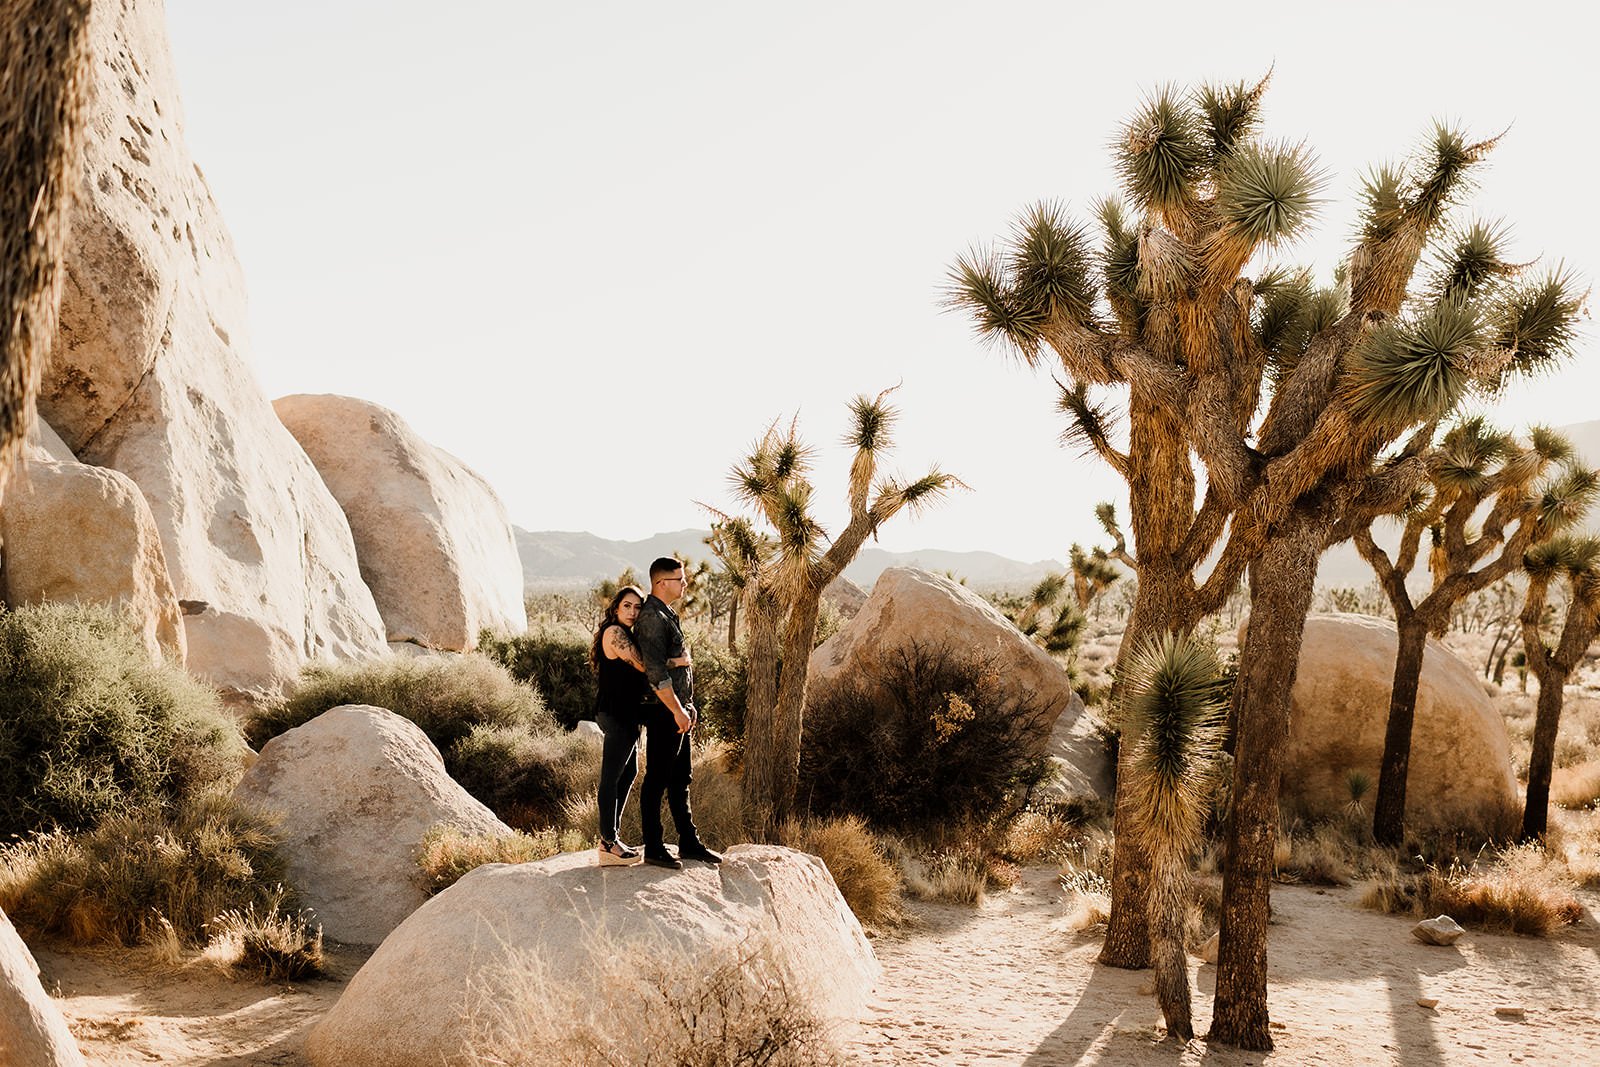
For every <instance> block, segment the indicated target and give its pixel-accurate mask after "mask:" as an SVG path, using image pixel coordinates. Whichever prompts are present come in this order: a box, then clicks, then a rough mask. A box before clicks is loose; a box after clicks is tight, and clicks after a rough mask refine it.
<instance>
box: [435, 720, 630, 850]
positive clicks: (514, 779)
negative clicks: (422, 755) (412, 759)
mask: <svg viewBox="0 0 1600 1067" xmlns="http://www.w3.org/2000/svg"><path fill="white" fill-rule="evenodd" d="M445 767H446V769H448V770H449V772H450V776H451V777H452V778H454V779H455V780H456V781H457V782H458V783H460V785H461V787H462V788H463V789H465V790H466V791H467V792H469V793H471V794H472V795H473V796H475V797H477V798H478V799H479V800H481V801H483V803H484V804H485V805H487V806H488V807H489V809H490V810H491V811H493V812H494V813H495V814H496V815H498V816H499V817H500V819H501V820H502V821H503V822H505V823H506V824H507V825H510V826H513V827H516V828H517V829H520V830H526V829H531V828H533V827H536V826H545V825H549V824H550V823H553V822H557V821H559V820H560V818H561V814H562V811H563V809H564V808H565V806H566V805H568V804H569V803H571V802H572V801H573V800H575V799H576V798H578V797H580V796H582V795H583V794H584V793H585V792H590V791H593V789H594V786H595V783H596V782H597V781H598V780H599V774H600V746H599V745H597V744H594V743H592V742H591V741H589V740H588V739H587V738H583V737H579V736H577V735H576V734H572V733H567V732H563V731H556V730H546V731H543V732H534V731H532V730H529V729H527V728H525V727H522V726H501V725H489V724H480V725H477V726H474V727H473V728H472V731H471V732H470V733H468V734H467V735H466V736H465V737H463V738H462V739H461V740H460V741H457V742H456V743H455V745H454V746H452V747H451V749H450V750H449V751H448V752H446V753H445Z"/></svg>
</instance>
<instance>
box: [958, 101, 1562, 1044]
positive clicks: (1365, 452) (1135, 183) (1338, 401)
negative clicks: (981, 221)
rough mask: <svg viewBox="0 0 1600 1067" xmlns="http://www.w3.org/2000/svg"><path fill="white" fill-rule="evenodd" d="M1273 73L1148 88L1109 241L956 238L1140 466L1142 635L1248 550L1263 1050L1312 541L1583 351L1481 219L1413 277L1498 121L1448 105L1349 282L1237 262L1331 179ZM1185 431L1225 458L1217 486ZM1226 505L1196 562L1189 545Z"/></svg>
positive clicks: (970, 278)
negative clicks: (1302, 136) (1479, 132)
mask: <svg viewBox="0 0 1600 1067" xmlns="http://www.w3.org/2000/svg"><path fill="white" fill-rule="evenodd" d="M1264 88H1265V81H1264V80H1263V82H1262V83H1259V84H1257V85H1254V86H1249V85H1244V84H1239V85H1232V86H1225V87H1220V88H1205V89H1201V90H1199V91H1198V92H1195V93H1192V94H1182V93H1179V92H1178V91H1177V90H1173V89H1166V90H1162V91H1159V92H1157V93H1155V94H1154V95H1152V96H1151V97H1150V98H1148V99H1147V100H1146V101H1145V102H1144V103H1143V105H1142V106H1141V107H1140V108H1139V109H1138V111H1137V112H1136V113H1135V115H1134V117H1133V118H1132V119H1131V120H1130V121H1129V122H1128V123H1127V124H1126V125H1125V126H1124V128H1123V130H1122V132H1121V136H1120V138H1119V141H1118V144H1117V146H1116V150H1115V151H1116V156H1117V164H1118V168H1119V171H1120V173H1121V177H1122V184H1123V188H1124V193H1125V194H1126V197H1127V200H1128V201H1129V202H1130V203H1131V205H1132V207H1133V208H1134V210H1136V211H1137V212H1138V216H1137V217H1136V218H1135V217H1130V216H1129V215H1128V214H1127V213H1126V212H1125V211H1124V209H1123V207H1122V206H1121V204H1120V203H1118V202H1115V201H1106V202H1103V203H1101V204H1100V205H1099V206H1098V207H1097V209H1096V214H1097V215H1098V217H1099V222H1100V226H1101V229H1102V231H1103V233H1104V244H1103V246H1102V248H1101V250H1100V251H1099V253H1098V254H1096V252H1095V250H1094V249H1093V248H1092V247H1091V242H1090V239H1089V236H1088V231H1087V229H1086V228H1085V227H1084V226H1082V225H1081V224H1079V223H1076V222H1074V221H1073V220H1071V219H1070V218H1069V217H1068V216H1067V215H1066V212H1065V211H1064V210H1063V209H1062V208H1060V207H1059V206H1057V205H1054V204H1044V205H1040V206H1039V207H1036V208H1033V209H1031V210H1030V211H1028V212H1026V213H1025V214H1024V216H1023V217H1022V219H1021V220H1020V221H1019V223H1018V225H1017V228H1016V231H1015V233H1014V234H1013V235H1012V238H1011V240H1010V241H1009V242H1008V244H1007V246H1006V247H1005V248H1004V249H1003V250H1002V251H997V252H990V251H983V250H980V251H977V252H974V253H972V254H970V255H968V256H965V257H963V258H961V259H960V260H958V261H957V263H956V266H955V268H954V271H953V278H952V280H953V286H952V288H953V292H952V301H953V302H954V303H955V304H957V305H958V306H960V307H962V308H964V309H966V310H968V311H969V312H970V313H971V315H972V316H973V318H974V320H975V322H976V324H977V327H978V329H979V331H980V333H982V334H983V335H985V336H987V337H991V338H995V339H998V340H1002V341H1004V342H1005V343H1007V344H1008V345H1009V346H1011V347H1012V348H1013V349H1014V350H1015V351H1016V352H1017V353H1019V354H1020V355H1021V356H1022V358H1023V359H1024V360H1025V361H1027V362H1028V363H1029V364H1031V365H1036V364H1039V363H1042V362H1043V361H1044V360H1045V359H1046V356H1047V353H1048V354H1049V356H1050V358H1052V359H1053V360H1054V361H1056V362H1058V363H1059V365H1060V367H1061V369H1062V371H1063V372H1064V373H1065V375H1066V377H1067V378H1068V379H1069V386H1068V389H1069V391H1074V395H1073V396H1071V397H1066V398H1063V399H1064V403H1065V405H1066V406H1067V407H1068V409H1069V410H1070V411H1071V412H1072V414H1073V416H1074V417H1075V418H1076V419H1078V420H1079V421H1080V423H1082V424H1083V430H1082V433H1081V436H1082V438H1083V439H1084V440H1085V441H1086V442H1087V443H1088V444H1089V446H1090V447H1091V448H1092V449H1093V450H1094V451H1095V452H1096V454H1098V455H1100V456H1102V457H1103V458H1104V459H1105V460H1106V462H1107V463H1108V464H1109V465H1110V466H1111V467H1112V468H1113V469H1115V470H1117V471H1119V473H1123V474H1124V476H1125V477H1126V478H1127V480H1128V485H1129V501H1130V513H1131V519H1132V533H1133V544H1134V555H1135V557H1136V558H1137V567H1138V579H1139V597H1138V598H1137V599H1136V601H1135V605H1134V612H1133V617H1132V619H1130V624H1129V628H1128V631H1127V633H1126V634H1125V637H1124V641H1125V643H1127V642H1130V641H1131V642H1132V643H1133V645H1135V646H1136V645H1137V643H1138V641H1139V640H1140V639H1141V638H1142V637H1143V636H1145V635H1146V634H1149V633H1158V632H1164V631H1174V632H1185V631H1187V630H1189V629H1191V628H1192V626H1193V625H1194V622H1195V620H1196V619H1197V618H1198V617H1199V616H1200V615H1201V614H1204V613H1205V612H1206V611H1208V610H1210V608H1211V607H1212V606H1214V605H1215V604H1220V603H1221V602H1222V601H1223V599H1224V598H1225V597H1226V596H1227V594H1228V593H1229V592H1230V591H1231V590H1232V589H1233V588H1234V586H1235V583H1236V582H1237V580H1238V577H1239V575H1240V574H1241V573H1243V572H1244V571H1245V569H1246V568H1248V570H1249V574H1250V585H1251V605H1252V611H1251V617H1250V622H1249V627H1248V630H1247V633H1246V637H1245V645H1244V649H1243V654H1242V656H1241V662H1240V678H1239V684H1238V686H1237V687H1236V689H1235V693H1234V699H1235V707H1234V709H1233V715H1234V721H1235V722H1236V724H1237V742H1236V746H1235V751H1236V755H1237V762H1236V767H1235V775H1234V796H1233V818H1232V819H1230V820H1229V823H1228V827H1227V832H1226V842H1225V857H1226V858H1225V875H1224V885H1225V892H1224V908H1223V921H1222V937H1221V948H1220V955H1219V960H1218V975H1217V994H1216V1005H1215V1011H1214V1012H1213V1022H1212V1031H1211V1037H1212V1038H1213V1039H1215V1040H1218V1041H1221V1042H1224V1043H1228V1044H1235V1045H1241V1046H1243V1047H1246V1048H1250V1049H1258V1050H1266V1049H1270V1048H1271V1047H1272V1039H1271V1031H1270V1028H1269V1024H1268V1014H1267V1001H1266V951H1265V944H1266V921H1267V893H1268V888H1269V885H1270V879H1271V875H1272V843H1273V836H1274V833H1275V830H1276V822H1277V783H1278V772H1279V765H1280V763H1281V758H1282V750H1283V746H1284V743H1285V738H1286V732H1285V726H1284V724H1285V723H1286V722H1287V718H1288V700H1289V691H1290V688H1291V686H1292V684H1293V681H1294V672H1295V667H1296V665H1297V663H1298V659H1299V650H1300V640H1301V636H1302V634H1303V632H1304V625H1305V616H1306V613H1307V611H1308V610H1309V607H1310V603H1311V597H1312V590H1313V586H1314V583H1315V579H1316V568H1317V560H1318V558H1319V557H1320V555H1321V554H1322V552H1323V551H1324V549H1326V547H1327V546H1328V545H1329V544H1330V543H1333V542H1336V541H1339V540H1343V539H1346V538H1348V537H1350V536H1352V535H1353V533H1354V530H1355V529H1357V528H1359V527H1360V526H1361V525H1363V524H1364V523H1365V522H1366V521H1367V520H1368V519H1369V518H1370V517H1371V516H1373V515H1379V514H1386V513H1390V512H1393V511H1398V510H1400V509H1401V508H1403V507H1404V506H1405V504H1406V502H1407V501H1408V500H1410V499H1411V498H1412V497H1413V495H1414V493H1415V492H1416V490H1417V488H1418V487H1419V486H1420V485H1421V484H1422V481H1423V479H1424V476H1425V473H1426V468H1425V464H1424V463H1423V461H1422V459H1421V454H1422V452H1423V451H1424V450H1425V449H1426V447H1427V445H1428V443H1429V442H1430V441H1431V440H1432V438H1433V434H1434V430H1435V428H1436V427H1437V426H1438V425H1439V424H1440V422H1441V421H1442V420H1444V419H1445V418H1446V417H1448V416H1449V415H1450V414H1451V412H1452V411H1453V409H1454V408H1455V406H1456V405H1457V403H1458V402H1459V401H1460V400H1461V399H1462V397H1463V396H1464V395H1466V394H1467V393H1468V392H1469V391H1472V390H1480V391H1489V392H1492V391H1494V390H1495V389H1497V388H1498V387H1499V386H1500V385H1501V384H1502V383H1503V382H1504V381H1506V380H1507V378H1508V377H1509V376H1511V375H1513V374H1516V373H1521V372H1525V371H1529V370H1536V369H1540V368H1543V367H1548V366H1550V365H1551V364H1553V363H1554V362H1556V361H1557V360H1559V359H1561V358H1562V357H1564V356H1565V355H1566V354H1567V352H1568V350H1569V348H1570V345H1571V341H1572V338H1573V335H1574V325H1575V320H1576V318H1577V315H1578V313H1579V311H1580V309H1581V306H1582V303H1583V295H1582V293H1581V290H1580V289H1579V288H1578V287H1577V286H1575V285H1574V284H1573V280H1572V278H1571V276H1570V275H1568V274H1566V273H1565V272H1563V271H1561V270H1559V269H1558V270H1556V271H1553V272H1549V273H1546V274H1544V275H1541V276H1537V277H1530V276H1529V275H1528V274H1527V273H1526V272H1523V273H1521V274H1520V275H1519V276H1518V278H1517V279H1516V281H1515V282H1514V283H1509V284H1506V285H1503V286H1502V285H1493V286H1484V285H1480V284H1478V282H1480V281H1481V280H1482V279H1485V278H1493V277H1494V276H1495V275H1494V269H1498V268H1494V269H1490V270H1484V269H1482V268H1483V267H1484V264H1485V263H1486V260H1485V258H1484V256H1483V255H1482V249H1483V247H1484V245H1485V242H1484V241H1483V240H1480V239H1473V240H1468V241H1464V242H1459V243H1458V244H1457V247H1456V251H1455V252H1453V253H1451V252H1446V253H1445V254H1444V255H1445V257H1446V258H1445V267H1444V269H1442V270H1440V271H1438V272H1436V276H1435V278H1432V279H1424V282H1425V284H1418V285H1415V286H1414V285H1413V275H1414V274H1415V273H1416V268H1417V266H1418V263H1419V262H1420V260H1421V258H1422V256H1423V253H1424V251H1425V249H1426V248H1427V247H1428V245H1429V242H1430V241H1433V240H1436V239H1439V238H1441V237H1448V236H1449V234H1448V231H1447V227H1446V218H1447V214H1448V211H1449V209H1450V208H1451V206H1452V205H1453V204H1454V203H1455V202H1456V201H1457V200H1459V199H1460V198H1461V196H1462V194H1463V193H1464V191H1465V190H1466V188H1467V186H1468V182H1467V176H1468V173H1469V171H1470V170H1471V169H1472V168H1473V167H1474V166H1476V165H1477V164H1478V163H1479V162H1481V160H1482V159H1483V158H1484V157H1485V156H1486V155H1487V154H1488V152H1489V151H1490V150H1491V149H1492V147H1493V146H1494V144H1495V141H1496V140H1497V139H1496V138H1491V139H1488V140H1484V141H1479V142H1471V141H1469V140H1468V139H1467V138H1466V137H1465V136H1464V135H1463V134H1462V133H1461V132H1460V131H1459V130H1457V129H1455V128H1453V127H1449V126H1444V125H1439V126H1436V127H1435V129H1434V130H1433V132H1432V134H1431V135H1430V136H1429V138H1428V139H1427V142H1426V143H1425V144H1424V145H1423V147H1422V150H1421V151H1420V152H1419V153H1418V155H1417V158H1416V159H1415V160H1414V161H1412V162H1410V163H1408V164H1406V165H1404V166H1400V167H1394V168H1387V169H1384V170H1380V171H1379V172H1377V173H1376V174H1374V175H1373V176H1372V177H1371V178H1370V179H1369V180H1368V182H1367V184H1366V189H1365V193H1364V199H1365V204H1364V210H1363V213H1362V222H1361V229H1360V233H1359V236H1358V240H1357V244H1356V247H1355V249H1354V250H1353V252H1352V253H1351V255H1350V257H1349V260H1348V262H1347V263H1346V264H1345V265H1344V267H1343V268H1342V269H1341V270H1340V271H1339V272H1338V273H1337V274H1336V275H1335V278H1334V281H1333V284H1332V285H1330V286H1327V287H1322V288H1318V287H1315V286H1314V285H1313V284H1312V283H1311V281H1310V274H1309V273H1308V272H1305V271H1285V270H1272V269H1262V270H1259V271H1256V272H1255V276H1254V277H1246V276H1244V275H1242V274H1241V272H1242V271H1243V270H1244V269H1245V268H1246V267H1247V266H1248V265H1249V264H1250V263H1251V262H1252V260H1254V259H1256V258H1257V257H1258V256H1259V255H1261V254H1262V253H1264V252H1268V251H1271V250H1272V249H1273V248H1274V247H1276V246H1278V245H1280V244H1281V243H1283V242H1284V241H1286V240H1287V239H1290V238H1292V237H1293V236H1294V235H1295V234H1296V233H1297V232H1298V231H1299V230H1300V229H1301V228H1302V227H1303V226H1304V224H1305V223H1306V222H1307V221H1308V220H1309V218H1310V217H1311V215H1312V214H1313V212H1314V210H1315V208H1316V205H1317V202H1318V197H1319V195H1320V191H1321V188H1322V185H1323V181H1322V177H1321V174H1320V171H1319V169H1318V167H1317V166H1316V164H1315V162H1314V160H1313V159H1312V157H1311V155H1310V153H1309V152H1308V150H1307V149H1306V148H1305V147H1304V146H1301V145H1296V144H1282V143H1272V142H1267V141H1265V140H1263V139H1262V138H1261V137H1260V136H1258V134H1257V130H1256V127H1257V124H1258V114H1259V104H1260V100H1261V97H1262V93H1263V91H1264ZM1470 233H1471V231H1469V235H1470ZM1481 236H1482V234H1481V233H1480V235H1479V237H1481ZM1491 266H1492V265H1491ZM1440 279H1443V280H1442V281H1441V280H1440ZM1446 296H1448V298H1444V297H1446ZM1107 387H1111V388H1117V389H1125V390H1126V391H1127V402H1126V410H1127V422H1128V444H1127V447H1126V449H1119V448H1117V447H1116V445H1115V443H1114V441H1113V435H1112V434H1111V433H1110V432H1109V430H1108V429H1107V426H1106V422H1107V420H1106V417H1105V413H1104V412H1103V411H1102V410H1100V409H1099V408H1096V407H1095V405H1093V404H1090V403H1087V400H1088V397H1089V393H1090V391H1091V390H1093V389H1096V388H1100V389H1104V388H1107ZM1264 400H1265V401H1266V403H1265V405H1263V401H1264ZM1263 408H1264V410H1263ZM1191 451H1192V452H1193V453H1194V454H1196V455H1198V457H1199V458H1200V460H1201V461H1202V462H1203V464H1204V466H1205V474H1206V490H1205V494H1204V497H1203V498H1201V499H1200V500H1199V503H1198V507H1197V506H1196V484H1197V480H1196V475H1195V471H1194V470H1193V469H1192V468H1191V466H1190V461H1189V456H1190V453H1191ZM1225 529H1226V533H1227V541H1226V543H1225V544H1224V547H1223V550H1222V553H1221V555H1220V557H1219V560H1218V563H1217V565H1216V566H1215V567H1214V568H1213V570H1212V572H1211V574H1210V575H1209V576H1208V577H1207V579H1206V581H1205V583H1204V584H1198V583H1197V582H1196V580H1195V579H1194V577H1193V570H1194V566H1195V565H1196V564H1197V563H1198V562H1199V561H1200V560H1201V559H1203V558H1204V557H1205V556H1206V555H1207V554H1208V553H1209V551H1210V549H1211V547H1212V546H1214V545H1215V544H1216V543H1217V542H1218V540H1219V539H1220V538H1221V537H1222V535H1223V532H1224V530H1225ZM1124 809H1125V804H1124V801H1123V798H1122V797H1121V796H1120V795H1119V797H1118V803H1117V815H1116V823H1117V826H1116V832H1117V838H1118V847H1117V850H1116V859H1115V861H1114V869H1113V902H1112V919H1111V922H1110V924H1109V926H1108V930H1107V935H1106V944H1105V948H1104V949H1103V951H1102V955H1101V958H1102V959H1103V960H1105V961H1106V962H1112V963H1118V964H1122V965H1137V964H1140V963H1142V962H1143V961H1144V954H1143V952H1142V951H1141V949H1142V948H1143V946H1144V942H1143V939H1142V934H1141V931H1140V929H1139V928H1140V927H1142V926H1143V913H1144V907H1143V898H1142V895H1141V892H1140V889H1139V886H1140V884H1141V873H1142V872H1141V870H1140V867H1141V864H1140V863H1139V862H1138V860H1137V857H1138V856H1139V855H1140V853H1141V851H1142V849H1141V846H1140V843H1139V842H1138V841H1136V840H1134V839H1133V838H1132V837H1131V836H1129V835H1125V834H1124V832H1123V831H1124V827H1125V825H1131V823H1129V822H1128V820H1126V819H1125V818H1124V815H1125V811H1124ZM1135 901H1137V902H1138V903H1137V906H1133V902H1135Z"/></svg>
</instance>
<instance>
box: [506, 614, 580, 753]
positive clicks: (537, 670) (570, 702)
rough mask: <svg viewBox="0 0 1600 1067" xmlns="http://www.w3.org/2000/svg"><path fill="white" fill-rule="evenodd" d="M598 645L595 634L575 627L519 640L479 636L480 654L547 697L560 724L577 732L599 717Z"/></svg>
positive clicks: (542, 628) (539, 629) (538, 630)
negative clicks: (594, 657) (593, 655)
mask: <svg viewBox="0 0 1600 1067" xmlns="http://www.w3.org/2000/svg"><path fill="white" fill-rule="evenodd" d="M596 614H597V615H598V613H596ZM592 641H593V634H592V633H590V632H589V631H587V630H585V629H584V628H583V627H582V626H579V625H577V624H575V623H565V624H556V623H545V624H540V625H537V626H534V627H532V628H531V629H529V630H528V631H527V632H526V633H521V634H515V635H505V634H496V633H494V632H492V631H490V630H485V631H484V632H483V633H481V634H479V635H478V651H480V652H482V653H483V654H484V655H485V656H488V657H489V658H490V659H492V660H494V661H495V662H496V663H498V664H500V665H501V666H502V667H504V668H505V669H506V670H507V671H508V672H509V673H510V675H511V677H513V678H515V679H516V680H517V681H519V682H523V683H524V684H526V685H531V686H532V687H533V688H535V689H537V690H538V691H539V692H540V693H541V694H543V696H544V700H545V704H546V706H547V707H549V709H550V713H551V714H552V715H553V716H554V717H555V720H556V722H558V723H560V724H561V725H562V726H563V727H565V728H566V729H568V730H571V729H572V728H573V727H575V726H577V725H578V722H579V720H581V719H585V718H592V717H593V715H594V696H595V675H594V668H593V667H591V666H590V665H589V646H590V643H591V642H592Z"/></svg>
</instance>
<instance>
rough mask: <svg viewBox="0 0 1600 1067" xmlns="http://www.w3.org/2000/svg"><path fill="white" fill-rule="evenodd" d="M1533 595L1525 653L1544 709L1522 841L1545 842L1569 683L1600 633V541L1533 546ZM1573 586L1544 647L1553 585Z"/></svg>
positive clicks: (1525, 615) (1528, 602) (1536, 730)
mask: <svg viewBox="0 0 1600 1067" xmlns="http://www.w3.org/2000/svg"><path fill="white" fill-rule="evenodd" d="M1524 566H1525V569H1526V570H1527V572H1528V591H1527V595H1526V597H1525V598H1524V600H1523V604H1522V647H1523V649H1524V650H1525V652H1526V655H1527V657H1528V668H1529V670H1531V671H1533V673H1534V676H1535V677H1537V678H1538V679H1539V705H1538V710H1537V711H1536V712H1535V714H1534V722H1533V755H1532V756H1531V757H1530V758H1529V760H1528V796H1527V801H1526V802H1525V804H1524V806H1523V809H1522V837H1523V839H1524V840H1534V839H1538V838H1542V837H1544V834H1545V828H1546V822H1547V820H1548V818H1549V811H1550V774H1551V768H1552V767H1553V766H1554V764H1555V752H1556V734H1557V733H1558V732H1559V731H1560V728H1561V706H1562V704H1563V702H1564V698H1565V692H1566V685H1567V679H1568V678H1570V677H1571V676H1572V672H1573V671H1574V670H1576V669H1577V667H1578V664H1579V663H1580V662H1582V660H1583V654H1584V652H1586V651H1587V650H1588V648H1589V646H1590V644H1592V643H1593V642H1594V639H1595V634H1596V631H1597V630H1600V614H1597V613H1600V538H1596V537H1559V538H1555V539H1554V540H1550V541H1546V542H1544V543H1543V544H1539V545H1536V546H1534V547H1533V548H1532V549H1530V550H1529V551H1528V554H1527V558H1526V560H1525V561H1524ZM1563 578H1564V579H1565V580H1566V581H1567V584H1568V586H1569V590H1568V591H1569V593H1570V596H1569V597H1568V598H1567V614H1566V618H1565V619H1564V620H1563V621H1562V624H1561V633H1560V635H1559V636H1558V637H1557V638H1556V643H1555V645H1554V647H1551V646H1547V645H1546V644H1545V643H1544V636H1543V634H1541V633H1540V630H1539V623H1540V621H1541V620H1542V619H1543V617H1544V613H1545V599H1546V597H1547V596H1548V594H1549V590H1550V583H1551V582H1552V581H1555V580H1559V579H1563Z"/></svg>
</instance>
